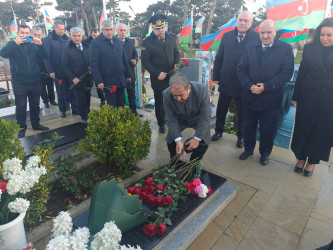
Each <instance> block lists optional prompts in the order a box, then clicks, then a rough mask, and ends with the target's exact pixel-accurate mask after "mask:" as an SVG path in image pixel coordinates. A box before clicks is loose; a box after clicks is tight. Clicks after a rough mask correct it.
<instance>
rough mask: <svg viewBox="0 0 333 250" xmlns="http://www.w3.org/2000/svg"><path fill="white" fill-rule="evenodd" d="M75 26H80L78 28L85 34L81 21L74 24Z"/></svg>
mask: <svg viewBox="0 0 333 250" xmlns="http://www.w3.org/2000/svg"><path fill="white" fill-rule="evenodd" d="M76 27H78V28H80V30H82V33H83V35H84V34H86V32H85V31H84V29H83V24H82V23H80V24H79V25H78V26H76Z"/></svg>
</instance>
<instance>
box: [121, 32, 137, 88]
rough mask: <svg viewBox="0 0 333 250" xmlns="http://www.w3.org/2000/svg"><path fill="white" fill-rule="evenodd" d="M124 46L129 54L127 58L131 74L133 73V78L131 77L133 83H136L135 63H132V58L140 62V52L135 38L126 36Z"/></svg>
mask: <svg viewBox="0 0 333 250" xmlns="http://www.w3.org/2000/svg"><path fill="white" fill-rule="evenodd" d="M124 48H125V53H126V56H127V60H128V65H129V66H130V68H131V74H132V78H131V83H135V81H136V79H135V70H134V68H135V65H134V64H132V62H131V60H132V59H134V60H136V62H138V52H137V51H136V49H135V47H134V40H132V39H130V38H128V37H126V38H125V42H124Z"/></svg>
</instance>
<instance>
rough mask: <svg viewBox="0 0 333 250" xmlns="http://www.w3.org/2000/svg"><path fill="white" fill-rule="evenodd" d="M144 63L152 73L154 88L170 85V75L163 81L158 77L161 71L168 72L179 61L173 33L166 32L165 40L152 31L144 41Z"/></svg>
mask: <svg viewBox="0 0 333 250" xmlns="http://www.w3.org/2000/svg"><path fill="white" fill-rule="evenodd" d="M141 56H142V64H143V66H144V67H145V69H146V70H147V71H148V72H149V73H150V82H151V85H152V88H153V89H154V90H164V89H166V88H167V87H169V77H170V75H168V76H167V77H166V78H165V79H164V80H163V81H159V80H158V79H157V78H158V76H159V74H160V73H161V72H165V73H168V72H169V71H170V70H172V69H174V65H175V64H177V63H179V59H180V54H179V49H178V46H177V42H176V39H175V37H174V36H173V35H171V34H170V33H168V32H165V42H163V41H162V40H161V39H158V37H157V36H156V35H155V34H154V32H151V34H150V36H149V37H148V38H146V39H145V40H144V41H143V45H142V52H141Z"/></svg>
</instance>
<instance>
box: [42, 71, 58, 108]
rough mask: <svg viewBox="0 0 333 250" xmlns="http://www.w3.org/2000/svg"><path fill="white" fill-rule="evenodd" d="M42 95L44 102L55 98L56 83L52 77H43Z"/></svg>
mask: <svg viewBox="0 0 333 250" xmlns="http://www.w3.org/2000/svg"><path fill="white" fill-rule="evenodd" d="M40 95H41V97H42V100H43V103H49V102H53V101H54V100H55V95H54V85H53V79H52V78H45V77H41V79H40Z"/></svg>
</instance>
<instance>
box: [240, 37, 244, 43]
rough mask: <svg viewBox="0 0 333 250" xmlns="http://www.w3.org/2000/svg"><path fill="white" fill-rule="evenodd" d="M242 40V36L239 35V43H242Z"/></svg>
mask: <svg viewBox="0 0 333 250" xmlns="http://www.w3.org/2000/svg"><path fill="white" fill-rule="evenodd" d="M243 39H244V35H239V43H242V42H243Z"/></svg>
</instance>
